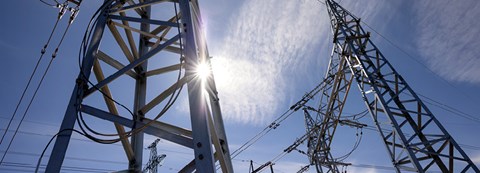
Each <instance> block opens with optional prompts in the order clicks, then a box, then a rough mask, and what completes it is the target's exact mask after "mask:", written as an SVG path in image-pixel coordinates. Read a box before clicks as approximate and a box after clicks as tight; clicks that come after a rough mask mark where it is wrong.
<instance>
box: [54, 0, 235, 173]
mask: <svg viewBox="0 0 480 173" xmlns="http://www.w3.org/2000/svg"><path fill="white" fill-rule="evenodd" d="M177 8H178V10H177ZM97 14H98V15H97V17H96V18H95V19H94V20H93V21H92V23H94V27H92V30H91V36H87V37H86V40H87V41H88V40H89V42H88V44H86V45H85V50H84V52H85V55H84V56H83V57H82V58H83V60H82V62H81V72H80V74H79V76H78V78H77V80H76V85H75V88H74V91H73V94H72V96H71V99H70V102H69V104H68V107H67V110H66V113H65V116H64V119H63V122H62V125H61V128H60V131H59V135H58V137H57V139H56V141H55V146H54V148H53V151H52V154H51V157H50V160H49V162H48V165H47V168H46V172H60V169H61V166H62V163H63V160H64V157H65V154H66V150H67V147H68V144H69V141H70V138H71V135H72V129H73V128H74V125H75V123H76V122H78V123H79V124H81V123H80V122H82V121H83V118H81V117H82V116H83V115H82V114H85V115H90V116H92V117H96V118H100V119H103V120H107V121H109V122H112V123H113V124H114V125H115V129H116V131H117V134H118V139H116V140H106V141H103V140H98V139H97V140H96V141H97V142H110V143H113V142H117V141H120V142H121V144H122V146H123V149H124V151H125V158H126V160H128V161H129V165H128V167H129V169H128V170H127V171H130V172H141V171H142V156H143V153H142V151H143V141H144V134H149V135H153V136H155V137H158V138H162V139H164V140H168V141H170V142H173V143H175V144H178V145H179V146H181V147H184V148H188V149H192V150H193V153H194V155H193V156H192V157H191V158H192V160H191V162H189V163H187V164H186V165H185V166H184V167H183V168H182V169H181V172H200V173H211V172H216V170H217V168H216V164H218V165H220V168H221V170H222V172H233V169H232V164H231V161H230V155H229V149H228V143H227V139H226V135H225V132H224V126H223V120H222V115H221V111H220V105H219V102H218V97H217V91H216V87H215V83H214V78H213V75H212V74H211V73H209V74H207V75H208V76H207V77H206V78H202V77H201V76H199V75H198V74H197V72H196V71H197V69H198V68H199V66H200V65H201V64H206V65H207V67H208V69H207V70H210V71H211V67H210V64H209V63H210V61H209V54H208V50H207V44H206V41H205V38H204V32H203V31H202V30H203V28H202V21H201V15H200V11H199V6H198V2H197V1H196V0H178V1H165V0H105V2H104V3H103V5H102V6H101V7H100V9H99V10H98V12H97ZM122 31H123V32H122ZM135 37H136V38H138V39H136V38H135ZM108 38H109V39H108ZM84 41H85V40H84ZM100 42H102V44H100ZM115 47H116V49H115ZM109 51H110V52H109ZM105 69H109V70H105ZM92 71H93V75H92V74H91V72H92ZM180 74H182V75H180ZM177 76H178V80H173V82H172V79H177ZM154 77H155V78H154ZM119 80H122V82H116V81H119ZM94 81H96V82H94ZM125 81H127V82H128V83H129V84H125V83H126V82H125ZM152 81H155V82H154V83H153V84H151V83H150V85H147V82H152ZM184 85H186V87H187V89H188V100H189V111H190V117H189V122H191V129H188V128H186V127H180V126H177V125H173V124H171V123H169V122H163V121H160V120H159V119H158V118H159V117H162V116H163V115H165V112H166V111H167V110H168V108H169V107H170V106H171V104H173V103H174V102H175V100H176V97H177V96H178V94H179V93H180V91H181V89H182V88H183V86H184ZM124 86H125V87H124ZM128 86H134V88H135V89H133V87H131V88H132V89H128V88H129V87H128ZM147 86H148V87H147ZM162 86H163V87H162ZM165 86H166V87H165ZM114 88H124V89H127V90H129V91H128V92H117V93H115V94H114ZM162 88H163V89H162ZM128 93H133V94H132V95H133V98H132V99H130V100H133V107H132V110H133V111H132V112H131V114H132V115H128V113H126V114H121V113H120V112H121V111H120V110H119V109H117V106H118V105H119V104H116V101H115V98H123V97H132V95H128ZM147 93H149V94H148V95H151V93H156V95H155V97H154V98H152V99H148V97H147ZM94 95H97V96H98V97H97V98H102V97H103V100H104V103H105V105H106V109H107V110H103V109H102V108H104V109H105V106H104V105H102V104H98V103H97V104H95V103H92V104H87V103H86V102H84V100H86V99H88V98H89V97H94ZM125 95H126V96H125ZM97 102H98V101H97ZM122 107H123V105H122ZM159 110H160V111H159ZM124 112H126V111H124ZM79 117H80V118H79ZM176 118H177V119H182V118H184V119H185V118H187V117H176ZM186 121H187V122H188V120H186ZM125 129H132V130H131V131H127V130H125ZM217 161H218V162H217Z"/></svg>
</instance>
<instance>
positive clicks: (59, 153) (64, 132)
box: [45, 12, 106, 172]
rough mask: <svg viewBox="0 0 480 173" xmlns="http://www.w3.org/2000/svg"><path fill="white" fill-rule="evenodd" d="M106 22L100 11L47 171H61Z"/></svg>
mask: <svg viewBox="0 0 480 173" xmlns="http://www.w3.org/2000/svg"><path fill="white" fill-rule="evenodd" d="M105 24H106V15H105V13H103V12H102V13H100V14H99V16H98V22H97V25H96V27H95V29H94V30H93V36H92V38H91V41H90V45H89V47H88V52H87V53H86V56H85V57H84V59H83V62H82V69H81V72H80V73H81V74H80V75H78V78H77V79H78V80H77V82H78V83H76V85H75V88H74V89H73V93H72V96H71V97H70V102H69V103H68V106H67V110H66V112H65V116H64V117H63V121H62V125H61V126H60V130H59V132H58V133H59V134H58V136H57V139H56V140H55V145H54V146H53V150H52V154H51V156H50V159H49V160H48V164H47V167H46V170H45V172H60V170H61V167H62V164H63V160H64V158H65V154H66V152H67V147H68V144H69V142H70V138H71V136H72V129H73V127H74V125H75V122H76V120H77V111H78V104H80V103H81V101H82V98H83V94H84V90H85V89H86V87H87V85H86V83H85V78H89V77H90V74H91V70H92V67H93V63H94V61H95V58H96V56H97V53H98V51H97V50H98V48H99V46H100V41H101V39H102V35H103V31H104V29H105Z"/></svg>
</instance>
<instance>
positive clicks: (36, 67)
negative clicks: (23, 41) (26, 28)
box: [0, 1, 63, 144]
mask: <svg viewBox="0 0 480 173" xmlns="http://www.w3.org/2000/svg"><path fill="white" fill-rule="evenodd" d="M42 2H43V1H42ZM61 15H63V14H62V11H60V12H59V16H58V17H57V21H56V22H55V25H54V26H53V29H52V31H51V32H50V36H49V37H48V40H47V42H46V43H45V45H44V46H43V48H42V50H41V51H40V53H41V54H40V57H39V58H38V60H37V64H36V65H35V67H34V68H33V71H32V74H31V75H30V78H29V79H28V82H27V85H26V86H25V88H24V89H23V92H22V96H20V100H19V101H18V103H17V105H16V106H15V110H14V111H13V114H12V117H11V118H10V120H9V121H8V125H7V129H9V128H10V125H11V123H12V121H13V119H14V118H15V115H16V114H17V111H18V108H19V107H20V104H21V103H22V101H23V98H24V96H25V93H26V92H27V90H28V88H29V87H30V83H31V82H32V79H33V77H34V76H35V74H36V72H37V69H38V65H40V62H41V61H42V59H43V55H44V54H45V52H46V49H47V47H48V45H49V44H50V41H51V39H52V36H53V34H54V33H55V30H56V28H57V25H58V22H59V21H60V19H61V17H60V16H61ZM4 138H5V134H3V135H2V138H1V139H0V144H1V143H2V142H3V139H4Z"/></svg>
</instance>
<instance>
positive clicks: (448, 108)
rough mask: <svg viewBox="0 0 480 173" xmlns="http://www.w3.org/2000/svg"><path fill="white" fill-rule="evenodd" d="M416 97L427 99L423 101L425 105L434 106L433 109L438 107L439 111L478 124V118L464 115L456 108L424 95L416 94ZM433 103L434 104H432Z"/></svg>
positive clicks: (479, 121)
mask: <svg viewBox="0 0 480 173" xmlns="http://www.w3.org/2000/svg"><path fill="white" fill-rule="evenodd" d="M417 95H419V96H420V97H423V98H425V99H427V100H428V101H424V102H425V103H428V104H430V105H433V106H435V107H438V108H440V109H443V110H445V111H448V112H450V113H453V114H454V115H458V116H460V117H463V118H465V119H468V120H472V121H474V122H475V123H480V118H479V117H477V116H474V115H471V114H468V113H465V112H463V111H461V110H458V109H456V108H454V107H451V106H448V105H447V104H444V103H441V102H439V101H436V100H434V99H432V98H429V97H427V96H425V95H422V94H418V93H417ZM432 102H433V103H432ZM434 103H435V104H434Z"/></svg>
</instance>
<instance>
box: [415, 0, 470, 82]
mask: <svg viewBox="0 0 480 173" xmlns="http://www.w3.org/2000/svg"><path fill="white" fill-rule="evenodd" d="M413 6H414V7H416V12H417V14H416V18H417V20H419V22H418V26H417V27H416V28H418V33H417V35H418V39H417V44H418V47H419V51H420V52H421V55H422V56H423V57H424V58H425V59H426V60H427V62H428V65H429V67H430V68H431V69H432V70H433V71H435V72H436V73H438V74H439V75H440V76H442V77H445V78H446V79H448V80H452V81H461V82H468V83H473V84H480V75H478V74H480V68H478V67H479V66H480V59H479V58H478V55H480V49H478V47H479V46H480V42H479V41H478V40H480V30H478V28H480V23H478V19H477V18H478V17H479V16H480V11H479V10H478V9H479V8H480V2H478V1H475V0H468V1H462V2H459V3H457V2H451V1H438V2H437V1H435V2H433V1H415V4H414V5H413Z"/></svg>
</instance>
